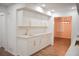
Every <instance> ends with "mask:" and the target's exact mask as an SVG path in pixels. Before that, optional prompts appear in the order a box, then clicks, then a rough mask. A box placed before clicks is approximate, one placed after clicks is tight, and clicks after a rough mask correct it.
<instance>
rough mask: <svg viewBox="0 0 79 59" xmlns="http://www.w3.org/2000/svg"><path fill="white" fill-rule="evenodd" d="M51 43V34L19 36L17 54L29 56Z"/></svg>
mask: <svg viewBox="0 0 79 59" xmlns="http://www.w3.org/2000/svg"><path fill="white" fill-rule="evenodd" d="M48 45H50V35H46V36H45V35H39V36H33V37H27V38H23V37H17V55H22V56H27V55H32V54H34V53H35V52H37V51H39V50H41V49H43V48H45V47H46V46H48Z"/></svg>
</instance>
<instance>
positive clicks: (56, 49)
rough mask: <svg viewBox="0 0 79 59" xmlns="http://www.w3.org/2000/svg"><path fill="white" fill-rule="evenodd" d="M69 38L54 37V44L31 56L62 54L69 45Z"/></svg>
mask: <svg viewBox="0 0 79 59" xmlns="http://www.w3.org/2000/svg"><path fill="white" fill-rule="evenodd" d="M70 42H71V41H70V39H63V38H55V44H54V46H49V47H47V48H45V49H43V50H41V51H39V52H37V53H36V54H34V55H33V56H64V55H65V53H66V52H67V50H68V48H69V46H70V44H71V43H70Z"/></svg>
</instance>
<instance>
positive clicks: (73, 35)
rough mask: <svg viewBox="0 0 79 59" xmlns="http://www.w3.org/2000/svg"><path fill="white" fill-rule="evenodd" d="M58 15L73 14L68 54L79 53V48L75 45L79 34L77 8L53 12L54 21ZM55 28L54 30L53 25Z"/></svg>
mask: <svg viewBox="0 0 79 59" xmlns="http://www.w3.org/2000/svg"><path fill="white" fill-rule="evenodd" d="M57 16H72V33H71V46H70V48H69V49H68V51H67V53H66V55H70V56H72V55H79V50H78V48H77V47H75V42H76V40H77V39H78V38H77V34H79V26H78V25H79V16H78V14H77V10H76V9H75V10H71V11H64V12H57V13H53V19H52V21H53V22H54V17H57ZM53 22H52V23H53ZM51 25H52V24H51ZM53 30H54V26H53ZM51 31H52V30H51Z"/></svg>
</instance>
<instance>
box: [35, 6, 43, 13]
mask: <svg viewBox="0 0 79 59" xmlns="http://www.w3.org/2000/svg"><path fill="white" fill-rule="evenodd" d="M35 10H36V11H39V12H43V9H42V8H41V7H39V6H37V7H36V9H35Z"/></svg>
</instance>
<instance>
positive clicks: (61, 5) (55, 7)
mask: <svg viewBox="0 0 79 59" xmlns="http://www.w3.org/2000/svg"><path fill="white" fill-rule="evenodd" d="M13 4H14V3H0V6H11V5H13ZM17 4H19V3H17ZM42 4H45V5H46V6H45V7H43V9H45V10H52V9H53V10H55V11H62V10H71V8H72V7H75V6H76V4H75V3H26V5H28V6H32V7H34V6H41V5H42Z"/></svg>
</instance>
